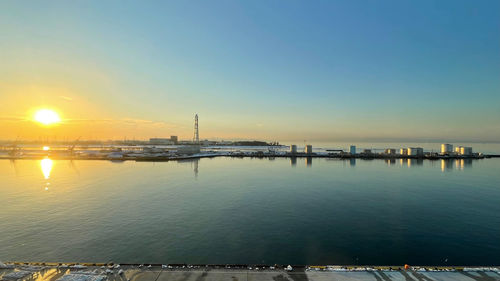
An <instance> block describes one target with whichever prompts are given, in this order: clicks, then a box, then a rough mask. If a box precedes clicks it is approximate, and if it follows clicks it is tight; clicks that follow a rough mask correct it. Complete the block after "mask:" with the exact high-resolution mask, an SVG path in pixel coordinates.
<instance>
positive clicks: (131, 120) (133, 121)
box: [64, 118, 178, 128]
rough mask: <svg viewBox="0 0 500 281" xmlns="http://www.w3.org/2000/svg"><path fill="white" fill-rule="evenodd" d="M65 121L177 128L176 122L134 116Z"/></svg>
mask: <svg viewBox="0 0 500 281" xmlns="http://www.w3.org/2000/svg"><path fill="white" fill-rule="evenodd" d="M64 122H65V123H79V124H82V123H101V124H109V125H128V126H139V125H142V126H153V127H156V128H178V126H177V125H176V124H173V123H168V122H163V121H154V120H144V119H134V118H122V119H65V120H64Z"/></svg>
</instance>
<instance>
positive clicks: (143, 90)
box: [0, 0, 500, 141]
mask: <svg viewBox="0 0 500 281" xmlns="http://www.w3.org/2000/svg"><path fill="white" fill-rule="evenodd" d="M0 31H1V39H0V60H1V61H3V62H4V63H2V64H1V65H0V77H1V78H0V95H1V98H2V99H5V100H7V102H5V103H4V105H5V108H2V111H3V112H4V113H3V114H4V115H5V116H4V117H3V119H0V122H4V123H5V124H7V123H6V122H10V123H9V124H7V125H9V126H10V127H9V128H10V129H9V130H8V134H9V136H14V135H19V134H21V135H26V136H28V135H29V136H32V135H33V134H30V132H31V131H36V134H44V133H43V132H41V131H39V130H30V129H29V128H28V127H26V128H24V129H23V130H20V129H18V128H20V127H22V126H21V125H19V124H13V121H12V120H13V118H14V119H15V118H16V117H19V116H22V115H25V114H26V113H25V112H27V111H29V107H35V106H37V104H40V106H49V107H55V108H57V109H58V110H59V111H60V112H61V114H62V116H63V117H64V118H65V119H66V120H67V122H66V123H65V124H64V126H63V125H61V126H59V127H58V128H56V129H53V131H52V132H50V135H58V136H60V137H62V136H73V135H81V134H88V133H89V132H88V131H89V128H94V127H93V126H87V127H85V126H81V123H82V122H83V123H84V122H85V120H87V121H88V122H92V124H98V127H99V130H98V133H96V134H97V135H96V136H94V137H102V138H118V137H119V138H121V137H123V136H128V137H137V138H146V137H148V136H165V135H170V134H178V135H180V136H181V137H184V138H189V137H191V134H192V119H193V115H194V113H195V112H197V113H199V114H200V126H202V128H203V131H202V134H201V135H202V137H219V138H259V139H268V140H276V139H278V140H302V139H314V140H322V141H328V140H349V139H381V140H399V139H417V138H418V139H443V140H446V139H450V140H460V139H464V140H477V141H494V140H500V125H499V124H500V79H499V78H500V2H499V1H458V0H456V1H370V0H366V1H245V2H244V1H31V2H29V3H25V2H24V3H23V2H21V1H2V2H1V3H0ZM20 96H21V97H20ZM61 96H63V97H68V98H69V99H61ZM21 99H22V100H21ZM26 99H28V100H29V101H30V102H28V103H27V105H26V106H23V104H24V102H23V101H24V100H26ZM9 101H10V103H9ZM0 118H2V117H1V116H0ZM2 120H4V121H2ZM6 120H9V121H6ZM74 120H79V121H80V122H78V124H80V125H79V126H76V125H75V122H74ZM102 120H106V122H102ZM110 120H116V122H112V121H110ZM120 120H139V121H137V123H134V124H135V125H134V126H135V127H132V128H131V127H126V126H123V124H122V123H123V122H122V121H120ZM148 122H149V123H148ZM7 125H6V126H7ZM27 131H28V132H27ZM129 131H130V132H129ZM32 137H33V136H32Z"/></svg>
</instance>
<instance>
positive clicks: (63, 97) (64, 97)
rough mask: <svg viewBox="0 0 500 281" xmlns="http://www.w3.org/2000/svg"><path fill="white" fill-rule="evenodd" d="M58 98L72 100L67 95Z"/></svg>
mask: <svg viewBox="0 0 500 281" xmlns="http://www.w3.org/2000/svg"><path fill="white" fill-rule="evenodd" d="M59 98H61V99H63V100H66V101H72V100H73V99H72V98H70V97H67V96H59Z"/></svg>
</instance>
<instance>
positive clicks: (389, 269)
mask: <svg viewBox="0 0 500 281" xmlns="http://www.w3.org/2000/svg"><path fill="white" fill-rule="evenodd" d="M0 280H2V281H3V280H5V281H35V280H43V281H124V280H126V281H181V280H182V281H250V280H253V281H276V280H282V281H299V280H300V281H330V280H332V281H333V280H340V281H343V280H346V281H347V280H374V281H378V280H386V281H387V280H415V281H418V280H426V281H434V280H436V281H437V280H440V281H447V280H450V281H451V280H459V281H460V280H463V281H474V280H492V281H495V280H500V270H499V268H498V267H473V268H472V267H471V268H467V267H430V266H427V267H410V266H407V267H405V266H295V265H272V266H270V265H229V264H223V265H188V264H171V265H167V264H163V265H162V264H140V265H139V264H121V265H120V264H100V263H85V264H64V263H7V264H1V263H0Z"/></svg>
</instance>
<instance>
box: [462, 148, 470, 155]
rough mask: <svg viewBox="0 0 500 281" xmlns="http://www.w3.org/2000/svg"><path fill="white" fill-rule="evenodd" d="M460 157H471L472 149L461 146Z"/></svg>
mask: <svg viewBox="0 0 500 281" xmlns="http://www.w3.org/2000/svg"><path fill="white" fill-rule="evenodd" d="M460 155H472V147H469V146H465V147H464V146H461V147H460Z"/></svg>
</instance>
